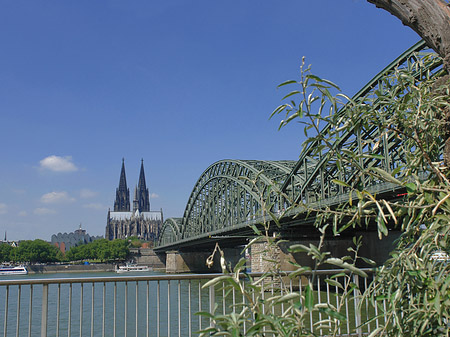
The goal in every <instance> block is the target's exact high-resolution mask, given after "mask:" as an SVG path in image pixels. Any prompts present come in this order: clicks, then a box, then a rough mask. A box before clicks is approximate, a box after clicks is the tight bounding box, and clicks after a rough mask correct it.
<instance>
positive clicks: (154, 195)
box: [150, 193, 159, 199]
mask: <svg viewBox="0 0 450 337" xmlns="http://www.w3.org/2000/svg"><path fill="white" fill-rule="evenodd" d="M150 198H152V199H156V198H159V195H158V194H156V193H152V194H150Z"/></svg>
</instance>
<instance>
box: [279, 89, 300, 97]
mask: <svg viewBox="0 0 450 337" xmlns="http://www.w3.org/2000/svg"><path fill="white" fill-rule="evenodd" d="M297 94H301V92H300V91H298V90H294V91H291V92H290V93H289V94H287V95H286V96H284V97H283V99H286V98H288V97H291V96H293V95H297Z"/></svg>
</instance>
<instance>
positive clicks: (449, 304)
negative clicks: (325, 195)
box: [200, 54, 450, 336]
mask: <svg viewBox="0 0 450 337" xmlns="http://www.w3.org/2000/svg"><path fill="white" fill-rule="evenodd" d="M414 58H415V60H416V62H408V63H407V64H406V66H404V67H401V68H397V69H396V70H395V71H394V72H393V73H391V74H390V75H389V76H386V77H384V78H382V79H380V80H379V83H378V86H377V89H376V90H375V91H372V92H370V94H369V95H368V96H366V97H364V98H363V99H359V100H352V99H350V98H349V97H347V96H345V95H343V94H341V93H340V91H339V88H338V86H336V85H335V84H334V83H332V82H330V81H328V80H324V79H321V78H319V77H318V76H315V75H313V74H311V73H310V67H306V66H305V64H304V60H303V63H302V67H301V74H300V79H299V80H292V81H287V82H285V83H283V84H281V85H280V86H281V87H284V86H296V88H295V89H294V90H292V91H290V92H289V93H288V94H287V95H286V96H285V97H284V99H286V100H288V99H289V100H290V101H289V102H288V103H285V104H282V105H280V106H279V107H278V108H277V109H276V110H275V111H274V113H273V114H272V116H274V115H277V114H281V113H283V114H285V118H284V119H283V120H282V121H281V123H280V128H281V127H284V126H285V125H288V124H290V123H291V122H293V121H296V120H300V122H301V123H303V124H304V133H305V135H307V137H308V139H307V140H306V142H305V143H304V147H305V148H309V149H313V151H312V154H311V155H312V156H322V157H323V158H326V159H327V160H328V162H332V163H335V165H336V168H337V173H336V178H335V179H334V180H333V183H334V187H332V188H334V189H335V190H341V191H343V193H344V194H347V195H348V199H347V200H348V201H347V202H344V203H342V204H341V206H340V207H339V208H337V209H330V208H327V207H322V208H321V207H316V208H314V209H313V208H312V206H311V205H308V204H302V205H301V206H303V207H305V208H306V209H307V210H309V212H311V213H314V214H315V216H316V222H315V225H316V226H317V228H318V229H319V230H320V232H321V234H322V235H321V240H320V243H319V244H318V245H317V246H314V245H310V246H308V247H307V246H303V245H296V246H293V247H291V249H292V252H298V251H303V252H306V253H307V254H308V255H309V256H311V257H312V259H313V260H314V261H315V268H313V269H312V270H309V268H307V267H304V266H299V265H297V266H296V267H297V269H296V270H295V271H294V272H292V273H291V274H290V275H289V276H290V277H291V278H293V277H299V276H301V275H303V274H305V273H307V272H308V273H309V272H312V277H311V278H310V280H309V282H308V283H307V284H306V286H305V287H304V289H302V290H303V291H301V292H295V291H292V290H291V289H289V288H287V287H285V286H284V285H283V278H282V275H281V274H280V273H279V269H278V266H277V261H271V262H272V268H271V270H269V271H268V272H267V273H265V274H264V275H262V276H261V277H258V278H251V277H250V276H248V281H246V282H244V281H243V280H242V278H241V274H242V273H244V271H245V261H244V260H242V261H241V262H240V263H239V264H238V265H237V266H236V267H235V268H234V270H233V271H232V272H230V271H228V268H227V267H226V264H225V263H224V262H223V263H222V265H223V271H224V275H223V276H220V277H219V278H216V279H214V280H212V281H210V282H208V283H207V284H206V285H205V287H208V286H211V285H219V284H224V287H225V291H227V292H229V291H231V290H232V289H234V290H235V291H237V293H238V294H239V296H240V297H241V298H243V299H244V300H243V301H242V302H240V303H237V304H236V305H235V306H234V311H233V313H230V314H217V313H215V312H213V313H210V312H203V313H200V314H201V315H205V316H207V317H209V318H210V319H211V320H212V322H213V323H214V324H213V325H212V326H211V327H209V328H207V329H205V330H203V331H202V335H208V334H211V335H214V336H219V335H230V336H242V335H243V333H244V327H248V329H247V331H246V335H249V336H251V335H255V336H256V335H258V336H260V335H276V336H311V335H316V334H317V333H318V332H317V331H318V329H321V330H322V331H323V333H326V334H327V335H333V336H335V335H337V334H338V333H339V328H340V326H341V325H342V324H343V323H345V320H346V317H345V315H344V313H343V311H342V306H341V305H340V303H343V302H342V301H343V300H345V299H346V298H356V297H359V289H358V284H355V283H352V282H351V280H352V279H351V275H354V274H356V275H359V276H361V277H366V275H365V273H364V271H362V270H361V269H359V268H357V267H356V263H357V261H358V260H359V259H360V257H359V255H358V248H359V247H360V245H361V241H360V239H357V238H355V239H354V243H355V248H351V249H350V254H349V256H346V257H341V258H335V257H332V256H331V255H330V253H328V252H326V251H325V252H324V251H323V242H324V240H325V237H326V235H327V233H330V231H329V229H331V232H332V235H338V234H340V233H342V232H343V231H345V230H346V229H348V228H355V227H361V228H367V227H368V226H375V228H376V229H377V231H378V235H379V238H380V239H381V238H382V237H383V236H387V235H388V234H389V231H388V229H389V228H399V229H401V230H402V235H401V237H400V238H399V239H398V241H397V243H396V248H395V250H394V252H393V253H392V255H391V256H392V257H391V258H390V259H389V260H388V261H386V263H385V264H384V265H383V266H381V267H379V268H378V269H377V272H376V276H375V279H374V281H373V282H372V284H371V286H370V287H369V289H368V290H367V291H366V293H365V294H363V296H364V298H366V299H369V300H370V301H371V303H372V305H373V308H376V309H377V310H373V311H372V313H371V316H370V317H369V318H368V320H367V321H365V322H362V324H363V325H365V324H369V323H370V322H371V320H373V319H375V318H376V316H375V315H376V314H375V313H376V312H378V316H379V317H384V319H383V320H380V321H379V325H378V326H377V328H376V329H375V330H373V331H372V332H371V334H370V335H371V336H376V335H389V336H413V335H417V336H438V335H439V336H441V335H448V331H449V319H450V317H449V316H450V313H449V308H450V276H449V275H450V274H449V268H450V265H449V264H448V263H447V262H442V261H439V260H436V259H435V258H434V257H435V256H436V253H437V252H439V253H440V254H441V255H438V256H444V257H445V256H447V258H448V254H449V253H450V239H449V235H448V234H449V230H450V226H449V223H450V182H449V180H448V173H449V168H448V167H446V166H444V158H443V155H442V147H443V144H444V142H445V141H446V140H447V138H448V136H449V134H450V132H449V131H448V130H449V129H450V127H449V125H448V123H449V119H450V103H449V102H450V99H449V97H450V95H449V94H450V93H449V82H448V77H445V76H444V77H443V74H442V73H440V72H439V64H440V63H441V60H440V59H439V58H437V57H436V56H435V55H433V54H427V55H425V56H423V55H416V56H415V57H414ZM296 97H297V98H299V101H298V102H295V101H293V100H292V99H293V98H296ZM344 105H345V108H343V106H344ZM361 134H365V135H370V137H367V138H361V141H360V143H359V148H353V149H352V148H350V149H349V148H346V147H345V146H341V145H345V144H348V143H349V140H352V139H355V137H358V135H361ZM358 139H359V138H358ZM305 148H304V150H305ZM387 152H389V158H392V159H395V162H394V161H393V162H391V163H388V162H387V161H389V159H386V158H387V157H386V156H385V153H387ZM346 170H347V171H346ZM348 170H351V171H352V175H351V176H349V175H348ZM341 173H342V174H341ZM346 173H347V179H340V178H339V177H340V176H346ZM383 183H384V184H389V186H392V188H393V189H394V188H396V189H399V190H403V191H404V192H405V193H404V196H403V197H397V198H392V197H389V196H386V197H383V195H381V196H380V195H377V194H376V193H374V192H373V190H372V189H371V186H373V185H376V184H383ZM265 202H266V201H264V200H263V202H262V203H263V204H265ZM297 206H300V205H298V204H297V205H293V207H297ZM270 210H271V205H270V204H267V205H266V208H265V209H264V210H263V212H266V214H270V215H271V216H272V218H273V221H272V222H271V224H272V225H277V224H278V225H279V223H278V218H277V216H276V215H275V214H271V212H270ZM262 225H263V227H264V228H265V229H266V230H265V231H258V233H257V234H258V235H260V237H259V238H258V240H265V241H266V242H267V249H268V250H270V249H276V247H277V245H278V244H279V242H278V241H277V239H276V238H273V237H271V236H270V235H268V230H267V228H268V226H269V225H270V224H269V223H265V224H262ZM254 242H256V241H252V242H250V244H249V247H251V246H252V244H254ZM247 248H248V247H247ZM215 252H219V253H220V254H222V253H221V250H220V248H217V249H216V250H215ZM222 259H223V254H222ZM210 260H211V259H210ZM324 263H328V264H333V265H335V266H337V267H339V268H341V269H342V270H343V271H344V274H342V273H340V272H339V274H338V275H334V276H332V277H330V278H328V279H327V280H326V282H327V283H329V284H332V285H334V286H336V287H338V288H339V289H340V292H339V294H340V299H339V301H338V304H337V305H332V304H331V303H327V304H324V303H319V302H318V301H317V300H315V297H314V292H315V289H314V287H315V283H314V272H315V271H316V270H317V269H318V268H319V267H320V266H321V265H323V264H324ZM342 275H347V276H346V277H348V278H347V281H345V282H343V283H338V282H337V281H336V280H337V277H338V276H342ZM274 284H276V286H277V288H279V289H280V292H279V293H278V294H276V296H272V297H271V298H268V299H265V298H264V297H261V296H260V295H259V294H264V293H265V292H266V291H268V290H269V289H272V288H273V285H274ZM239 296H237V297H238V298H239ZM280 303H282V304H284V307H285V308H287V309H286V310H285V311H283V312H279V311H278V313H277V314H274V307H275V306H277V305H279V304H280ZM311 312H313V313H314V312H320V313H323V314H324V315H325V317H326V318H325V319H323V320H322V321H317V322H315V324H314V326H311V325H310V324H309V322H307V317H309V313H311Z"/></svg>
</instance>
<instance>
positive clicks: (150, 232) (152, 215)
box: [105, 159, 163, 241]
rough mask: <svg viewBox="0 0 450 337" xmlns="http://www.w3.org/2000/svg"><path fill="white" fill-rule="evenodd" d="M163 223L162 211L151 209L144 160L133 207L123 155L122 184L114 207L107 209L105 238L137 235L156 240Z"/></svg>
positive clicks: (144, 238)
mask: <svg viewBox="0 0 450 337" xmlns="http://www.w3.org/2000/svg"><path fill="white" fill-rule="evenodd" d="M162 223H163V212H162V210H160V211H151V210H150V196H149V192H148V188H147V185H146V183H145V174H144V161H143V160H142V161H141V171H140V174H139V182H138V185H137V186H136V188H135V190H134V199H133V210H132V211H130V190H129V188H128V187H127V179H126V176H125V162H124V160H123V159H122V170H121V172H120V180H119V188H117V189H116V200H115V202H114V211H111V210H108V217H107V222H106V231H105V238H106V239H108V240H114V239H126V238H128V237H131V236H136V237H138V238H140V239H141V240H145V241H155V240H156V239H157V237H158V235H159V231H160V229H161V227H162Z"/></svg>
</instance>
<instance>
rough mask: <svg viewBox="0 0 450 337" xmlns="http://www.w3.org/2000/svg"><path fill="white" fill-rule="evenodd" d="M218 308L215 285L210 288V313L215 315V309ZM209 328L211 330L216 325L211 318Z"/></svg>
mask: <svg viewBox="0 0 450 337" xmlns="http://www.w3.org/2000/svg"><path fill="white" fill-rule="evenodd" d="M215 306H216V292H215V289H214V284H213V285H210V286H209V313H210V314H213V313H214V309H215ZM209 326H210V327H211V328H214V326H215V323H214V320H213V319H212V318H211V319H210V320H209Z"/></svg>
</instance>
